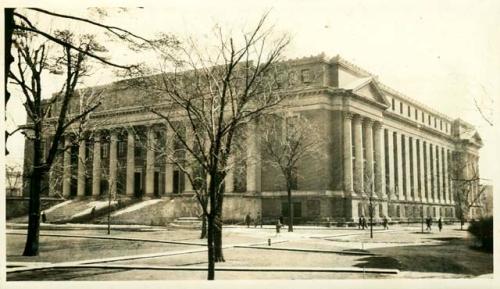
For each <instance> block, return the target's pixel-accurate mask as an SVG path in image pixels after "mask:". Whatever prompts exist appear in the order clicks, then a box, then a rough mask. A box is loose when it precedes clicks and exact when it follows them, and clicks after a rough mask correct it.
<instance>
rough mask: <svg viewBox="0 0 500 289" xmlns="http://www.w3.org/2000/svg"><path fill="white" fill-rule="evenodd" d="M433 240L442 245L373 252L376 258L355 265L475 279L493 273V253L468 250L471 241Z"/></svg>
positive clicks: (374, 250)
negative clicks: (446, 274)
mask: <svg viewBox="0 0 500 289" xmlns="http://www.w3.org/2000/svg"><path fill="white" fill-rule="evenodd" d="M432 239H434V240H438V241H441V242H442V243H441V244H439V245H417V246H404V247H385V248H377V249H373V250H371V252H372V253H375V254H377V256H371V257H364V258H362V259H359V261H361V262H360V263H358V264H356V265H355V266H356V267H360V268H384V269H399V270H401V271H415V272H435V273H451V274H465V275H474V276H478V275H483V274H489V273H493V254H491V253H487V252H483V251H478V250H476V249H473V248H471V243H470V240H467V239H462V238H454V237H451V238H432Z"/></svg>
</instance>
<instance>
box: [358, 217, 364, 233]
mask: <svg viewBox="0 0 500 289" xmlns="http://www.w3.org/2000/svg"><path fill="white" fill-rule="evenodd" d="M362 226H363V216H361V217H359V219H358V229H359V230H361V227H362Z"/></svg>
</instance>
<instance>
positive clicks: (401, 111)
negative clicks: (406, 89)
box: [399, 102, 403, 114]
mask: <svg viewBox="0 0 500 289" xmlns="http://www.w3.org/2000/svg"><path fill="white" fill-rule="evenodd" d="M399 113H401V114H402V113H403V103H402V102H400V103H399Z"/></svg>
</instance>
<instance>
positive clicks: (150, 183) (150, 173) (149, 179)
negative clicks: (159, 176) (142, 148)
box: [146, 127, 156, 197]
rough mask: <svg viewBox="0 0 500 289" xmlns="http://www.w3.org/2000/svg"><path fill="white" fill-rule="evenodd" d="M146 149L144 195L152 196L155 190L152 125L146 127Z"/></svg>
mask: <svg viewBox="0 0 500 289" xmlns="http://www.w3.org/2000/svg"><path fill="white" fill-rule="evenodd" d="M147 138H148V139H147V149H146V196H149V197H151V196H153V195H154V192H155V187H154V178H155V151H154V148H155V146H156V140H155V134H154V130H153V128H152V127H149V128H148V132H147Z"/></svg>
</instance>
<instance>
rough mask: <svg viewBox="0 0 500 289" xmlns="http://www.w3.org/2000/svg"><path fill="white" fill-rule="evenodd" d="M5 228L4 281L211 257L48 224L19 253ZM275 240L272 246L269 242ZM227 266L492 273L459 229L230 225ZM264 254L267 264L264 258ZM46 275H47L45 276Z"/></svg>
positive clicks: (325, 275) (182, 265)
mask: <svg viewBox="0 0 500 289" xmlns="http://www.w3.org/2000/svg"><path fill="white" fill-rule="evenodd" d="M9 227H10V228H11V229H9V230H8V231H7V261H8V270H7V272H8V275H7V278H8V280H185V279H195V280H204V279H205V278H206V266H207V260H206V259H207V256H206V255H207V253H206V246H205V241H204V240H200V239H199V238H198V235H199V231H198V230H187V229H175V230H173V229H165V228H161V227H147V226H144V227H141V228H134V229H133V230H126V228H121V229H120V230H113V231H112V233H111V235H107V234H106V230H103V228H102V227H99V226H78V225H74V226H72V227H70V226H51V227H50V230H48V229H49V228H47V229H46V230H42V231H41V237H40V242H41V247H40V255H39V256H37V257H23V256H21V253H22V249H23V245H24V238H25V235H24V234H25V230H24V229H15V228H16V226H9ZM268 240H270V241H271V246H269V245H268ZM223 242H224V243H223V245H224V256H225V259H226V262H223V263H219V264H216V269H217V272H216V278H217V279H343V278H461V277H476V276H480V275H484V274H488V273H491V272H492V268H493V257H492V255H491V254H488V253H484V252H480V251H477V250H475V249H471V248H470V245H471V244H472V243H473V241H472V240H471V239H470V238H469V236H468V233H467V232H466V231H460V230H458V228H457V227H456V226H449V227H445V229H444V230H443V231H442V232H435V231H434V232H432V233H424V234H422V233H420V227H419V226H394V227H391V229H390V230H382V229H381V228H378V227H377V228H376V229H375V231H374V238H373V239H370V236H369V231H368V230H365V231H362V230H358V229H356V228H322V227H321V228H320V227H300V226H298V227H296V228H295V232H293V233H289V232H286V230H285V231H282V233H280V234H279V235H277V234H276V233H275V231H274V229H273V228H272V227H271V226H265V227H264V228H262V229H261V228H246V227H240V226H228V227H225V228H224V241H223ZM264 256H265V258H263V257H264ZM42 272H43V274H41V273H42Z"/></svg>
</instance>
